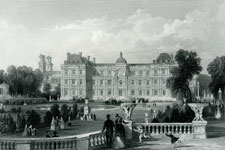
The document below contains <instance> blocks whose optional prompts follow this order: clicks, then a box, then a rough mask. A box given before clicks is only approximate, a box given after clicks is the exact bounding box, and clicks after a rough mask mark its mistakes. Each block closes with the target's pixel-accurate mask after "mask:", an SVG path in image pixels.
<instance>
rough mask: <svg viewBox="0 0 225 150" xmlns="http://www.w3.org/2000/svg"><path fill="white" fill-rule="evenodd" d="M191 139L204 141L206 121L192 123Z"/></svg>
mask: <svg viewBox="0 0 225 150" xmlns="http://www.w3.org/2000/svg"><path fill="white" fill-rule="evenodd" d="M192 124H193V138H194V139H206V138H207V136H206V125H207V121H193V122H192Z"/></svg>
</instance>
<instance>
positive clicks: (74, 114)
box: [71, 103, 79, 119]
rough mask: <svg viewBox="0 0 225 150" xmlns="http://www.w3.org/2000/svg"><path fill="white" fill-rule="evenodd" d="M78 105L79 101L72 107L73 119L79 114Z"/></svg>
mask: <svg viewBox="0 0 225 150" xmlns="http://www.w3.org/2000/svg"><path fill="white" fill-rule="evenodd" d="M78 111H79V110H78V105H77V103H75V104H73V109H72V116H71V119H75V118H76V117H77V114H78Z"/></svg>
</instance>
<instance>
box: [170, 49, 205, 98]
mask: <svg viewBox="0 0 225 150" xmlns="http://www.w3.org/2000/svg"><path fill="white" fill-rule="evenodd" d="M175 61H176V63H177V66H174V67H172V68H171V69H170V73H171V74H172V77H169V78H168V79H167V87H168V88H170V89H171V90H172V91H174V92H175V93H180V94H182V95H183V97H186V98H187V102H192V96H191V90H190V88H189V82H190V81H191V80H192V78H193V76H194V75H198V74H199V73H200V72H201V71H202V67H201V65H200V62H201V59H200V58H199V57H198V56H197V53H196V52H193V51H187V50H183V49H180V50H179V51H177V53H176V56H175Z"/></svg>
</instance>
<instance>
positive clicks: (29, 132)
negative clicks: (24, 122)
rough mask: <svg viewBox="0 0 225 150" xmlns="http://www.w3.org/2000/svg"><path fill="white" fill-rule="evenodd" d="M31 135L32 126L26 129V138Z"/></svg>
mask: <svg viewBox="0 0 225 150" xmlns="http://www.w3.org/2000/svg"><path fill="white" fill-rule="evenodd" d="M31 135H32V125H30V126H29V128H28V136H31Z"/></svg>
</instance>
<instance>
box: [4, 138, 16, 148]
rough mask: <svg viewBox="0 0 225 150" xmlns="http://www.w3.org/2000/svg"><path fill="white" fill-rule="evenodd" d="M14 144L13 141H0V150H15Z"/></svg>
mask: <svg viewBox="0 0 225 150" xmlns="http://www.w3.org/2000/svg"><path fill="white" fill-rule="evenodd" d="M15 149H16V144H15V141H7V140H4V141H1V142H0V150H15Z"/></svg>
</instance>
